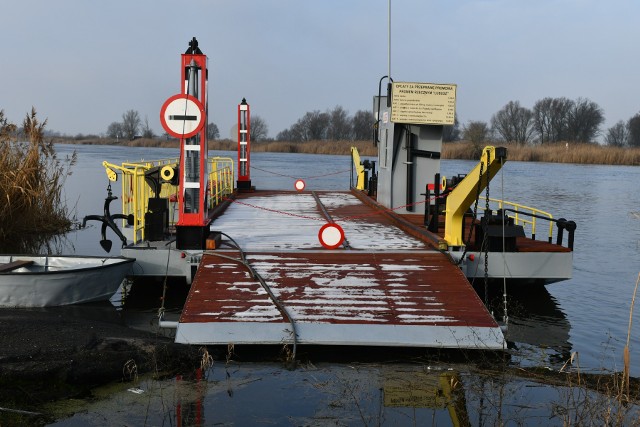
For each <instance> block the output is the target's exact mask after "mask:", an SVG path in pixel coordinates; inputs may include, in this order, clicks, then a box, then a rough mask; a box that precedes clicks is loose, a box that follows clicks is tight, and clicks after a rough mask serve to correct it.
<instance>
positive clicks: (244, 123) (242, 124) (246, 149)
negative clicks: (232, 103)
mask: <svg viewBox="0 0 640 427" xmlns="http://www.w3.org/2000/svg"><path fill="white" fill-rule="evenodd" d="M250 135H251V109H250V108H249V104H247V100H246V99H245V98H242V102H241V103H240V104H238V181H237V185H236V187H237V188H238V190H239V191H249V190H251V141H250V140H251V137H250Z"/></svg>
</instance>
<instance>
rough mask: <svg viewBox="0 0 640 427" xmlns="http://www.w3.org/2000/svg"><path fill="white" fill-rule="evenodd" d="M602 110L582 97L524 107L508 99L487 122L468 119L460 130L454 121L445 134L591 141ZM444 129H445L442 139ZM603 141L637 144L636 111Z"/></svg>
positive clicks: (521, 141)
mask: <svg viewBox="0 0 640 427" xmlns="http://www.w3.org/2000/svg"><path fill="white" fill-rule="evenodd" d="M603 123H604V110H603V109H602V108H601V107H600V106H599V105H598V104H597V103H595V102H593V101H590V100H589V99H586V98H577V99H576V100H571V99H568V98H564V97H561V98H551V97H547V98H543V99H541V100H539V101H537V102H536V103H535V104H534V105H533V108H531V109H528V108H526V107H523V106H521V105H520V103H519V102H518V101H509V102H508V103H507V104H506V105H505V106H504V107H502V109H500V110H499V111H498V112H497V113H495V114H494V115H493V116H492V117H491V121H490V122H489V123H487V122H482V121H470V122H468V123H467V124H466V125H465V126H463V127H462V129H460V127H459V124H458V123H457V122H456V124H455V125H454V126H452V127H451V128H450V129H449V130H448V133H449V135H450V138H449V140H451V141H453V140H456V139H459V138H460V136H462V138H463V139H465V140H469V141H472V142H484V141H487V140H497V141H502V142H512V143H516V144H534V143H535V144H547V143H556V142H561V141H563V142H584V143H594V142H596V138H597V137H598V136H600V135H602V130H601V126H602V124H603ZM446 134H447V132H445V138H444V139H445V140H447V138H446ZM604 142H605V143H606V144H607V145H611V146H617V147H627V146H628V147H640V113H638V114H636V115H635V116H633V117H631V118H630V119H629V120H627V121H626V122H625V121H622V120H621V121H619V122H618V123H616V124H615V125H614V126H612V127H611V128H609V129H608V130H607V131H606V132H605V133H604Z"/></svg>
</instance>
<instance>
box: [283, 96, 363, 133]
mask: <svg viewBox="0 0 640 427" xmlns="http://www.w3.org/2000/svg"><path fill="white" fill-rule="evenodd" d="M372 117H373V116H372V114H371V112H370V111H364V110H359V111H357V112H356V113H355V114H354V115H353V116H351V115H349V113H348V112H347V111H346V110H345V109H344V108H342V107H341V106H339V105H337V106H336V107H334V108H333V109H332V110H326V111H324V112H321V111H320V110H314V111H309V112H307V113H305V115H304V116H302V117H301V118H300V119H298V120H297V121H296V122H295V123H294V124H293V125H291V127H289V128H288V129H285V130H283V131H281V132H280V133H278V135H277V136H276V140H278V141H301V142H305V141H343V140H348V141H363V140H368V139H371V136H372V129H373V118H372Z"/></svg>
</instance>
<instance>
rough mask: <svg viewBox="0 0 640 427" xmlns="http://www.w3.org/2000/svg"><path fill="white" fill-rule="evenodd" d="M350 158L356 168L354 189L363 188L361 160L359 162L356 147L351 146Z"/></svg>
mask: <svg viewBox="0 0 640 427" xmlns="http://www.w3.org/2000/svg"><path fill="white" fill-rule="evenodd" d="M351 160H352V161H353V164H354V166H355V168H356V177H357V178H356V189H357V190H364V186H365V182H364V166H362V162H360V153H358V149H357V148H356V147H351Z"/></svg>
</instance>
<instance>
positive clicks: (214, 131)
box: [207, 122, 220, 140]
mask: <svg viewBox="0 0 640 427" xmlns="http://www.w3.org/2000/svg"><path fill="white" fill-rule="evenodd" d="M218 138H220V130H219V129H218V126H217V125H216V124H215V123H213V122H211V123H209V124H208V125H207V139H210V140H214V139H218Z"/></svg>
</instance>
